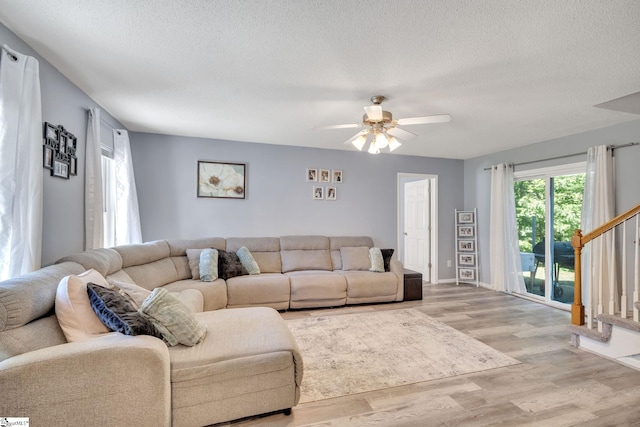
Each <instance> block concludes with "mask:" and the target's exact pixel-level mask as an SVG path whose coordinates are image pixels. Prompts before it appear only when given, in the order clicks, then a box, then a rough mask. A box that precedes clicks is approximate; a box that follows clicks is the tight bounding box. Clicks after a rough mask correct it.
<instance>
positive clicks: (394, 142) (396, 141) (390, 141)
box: [389, 136, 402, 152]
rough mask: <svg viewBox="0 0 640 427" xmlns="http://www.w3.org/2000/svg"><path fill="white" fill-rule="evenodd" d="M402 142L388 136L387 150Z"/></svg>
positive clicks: (396, 146) (393, 148)
mask: <svg viewBox="0 0 640 427" xmlns="http://www.w3.org/2000/svg"><path fill="white" fill-rule="evenodd" d="M401 145H402V144H401V143H400V142H399V141H398V140H397V139H395V138H394V137H393V136H390V137H389V152H391V151H393V150H395V149H396V148H398V147H400V146H401Z"/></svg>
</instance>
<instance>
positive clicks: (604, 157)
mask: <svg viewBox="0 0 640 427" xmlns="http://www.w3.org/2000/svg"><path fill="white" fill-rule="evenodd" d="M613 176H614V175H613V155H612V153H611V150H609V149H608V148H607V146H606V145H599V146H597V147H591V148H589V151H588V152H587V173H586V176H585V185H584V198H583V200H582V219H581V222H582V224H581V226H582V234H583V235H584V234H586V233H588V232H590V231H592V230H593V229H594V228H596V227H599V226H601V225H602V224H604V223H605V222H607V221H609V220H610V219H612V218H613V217H614V216H615V207H614V204H615V200H614V194H615V187H614V181H613ZM613 238H614V237H613V233H605V234H604V235H602V237H598V238H596V239H595V240H592V242H591V243H589V244H587V246H586V247H585V249H584V252H583V256H582V257H583V263H582V265H583V266H584V267H583V274H582V277H583V283H584V287H583V291H584V292H583V294H584V293H586V295H583V298H584V301H586V304H587V306H588V307H594V308H597V313H598V314H599V313H608V314H614V312H615V310H617V309H618V304H617V302H618V295H617V294H618V292H617V286H616V283H615V282H616V280H615V263H614V262H612V260H615V247H614V241H613ZM587 312H588V314H590V313H589V310H587Z"/></svg>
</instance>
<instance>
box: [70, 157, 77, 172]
mask: <svg viewBox="0 0 640 427" xmlns="http://www.w3.org/2000/svg"><path fill="white" fill-rule="evenodd" d="M69 175H72V176H77V175H78V158H77V157H76V156H71V160H70V163H69Z"/></svg>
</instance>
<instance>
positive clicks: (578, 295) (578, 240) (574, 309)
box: [571, 204, 640, 326]
mask: <svg viewBox="0 0 640 427" xmlns="http://www.w3.org/2000/svg"><path fill="white" fill-rule="evenodd" d="M639 213H640V204H639V205H637V206H635V207H634V208H631V209H629V210H628V211H627V212H625V213H623V214H620V215H618V216H617V217H615V218H613V219H612V220H610V221H608V222H606V223H605V224H603V225H601V226H600V227H598V228H596V229H594V230H592V231H590V232H589V233H587V234H585V235H584V236H583V235H582V230H580V229H577V230H576V231H575V232H574V234H573V237H572V238H571V246H573V250H574V252H575V266H574V272H575V280H574V291H573V304H572V306H571V324H573V325H578V326H582V325H584V305H583V304H582V248H584V246H585V245H586V244H587V243H589V242H590V241H592V240H593V239H595V238H596V237H598V236H601V235H603V234H604V233H606V232H607V231H609V230H611V229H613V228H615V227H616V226H618V225H620V224H622V223H623V222H625V221H627V220H628V219H630V218H633V217H634V216H635V215H638V214H639Z"/></svg>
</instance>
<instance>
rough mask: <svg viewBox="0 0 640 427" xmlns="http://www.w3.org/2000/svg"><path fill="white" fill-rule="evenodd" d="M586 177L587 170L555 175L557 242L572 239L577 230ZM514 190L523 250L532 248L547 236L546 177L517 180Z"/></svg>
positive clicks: (529, 250) (521, 249)
mask: <svg viewBox="0 0 640 427" xmlns="http://www.w3.org/2000/svg"><path fill="white" fill-rule="evenodd" d="M584 178H585V175H584V174H578V175H566V176H557V177H554V178H553V187H554V202H555V203H554V240H555V241H557V242H563V241H570V240H571V236H573V232H574V230H575V229H576V228H580V217H581V214H582V197H583V193H584ZM514 194H515V200H516V223H517V227H518V240H519V242H520V251H522V252H533V245H535V244H536V243H538V242H540V241H541V240H542V239H543V238H544V235H545V229H546V224H545V179H543V178H539V179H530V180H526V181H516V182H515V184H514ZM534 222H535V229H536V233H535V234H536V235H535V237H534V236H533V225H534Z"/></svg>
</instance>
